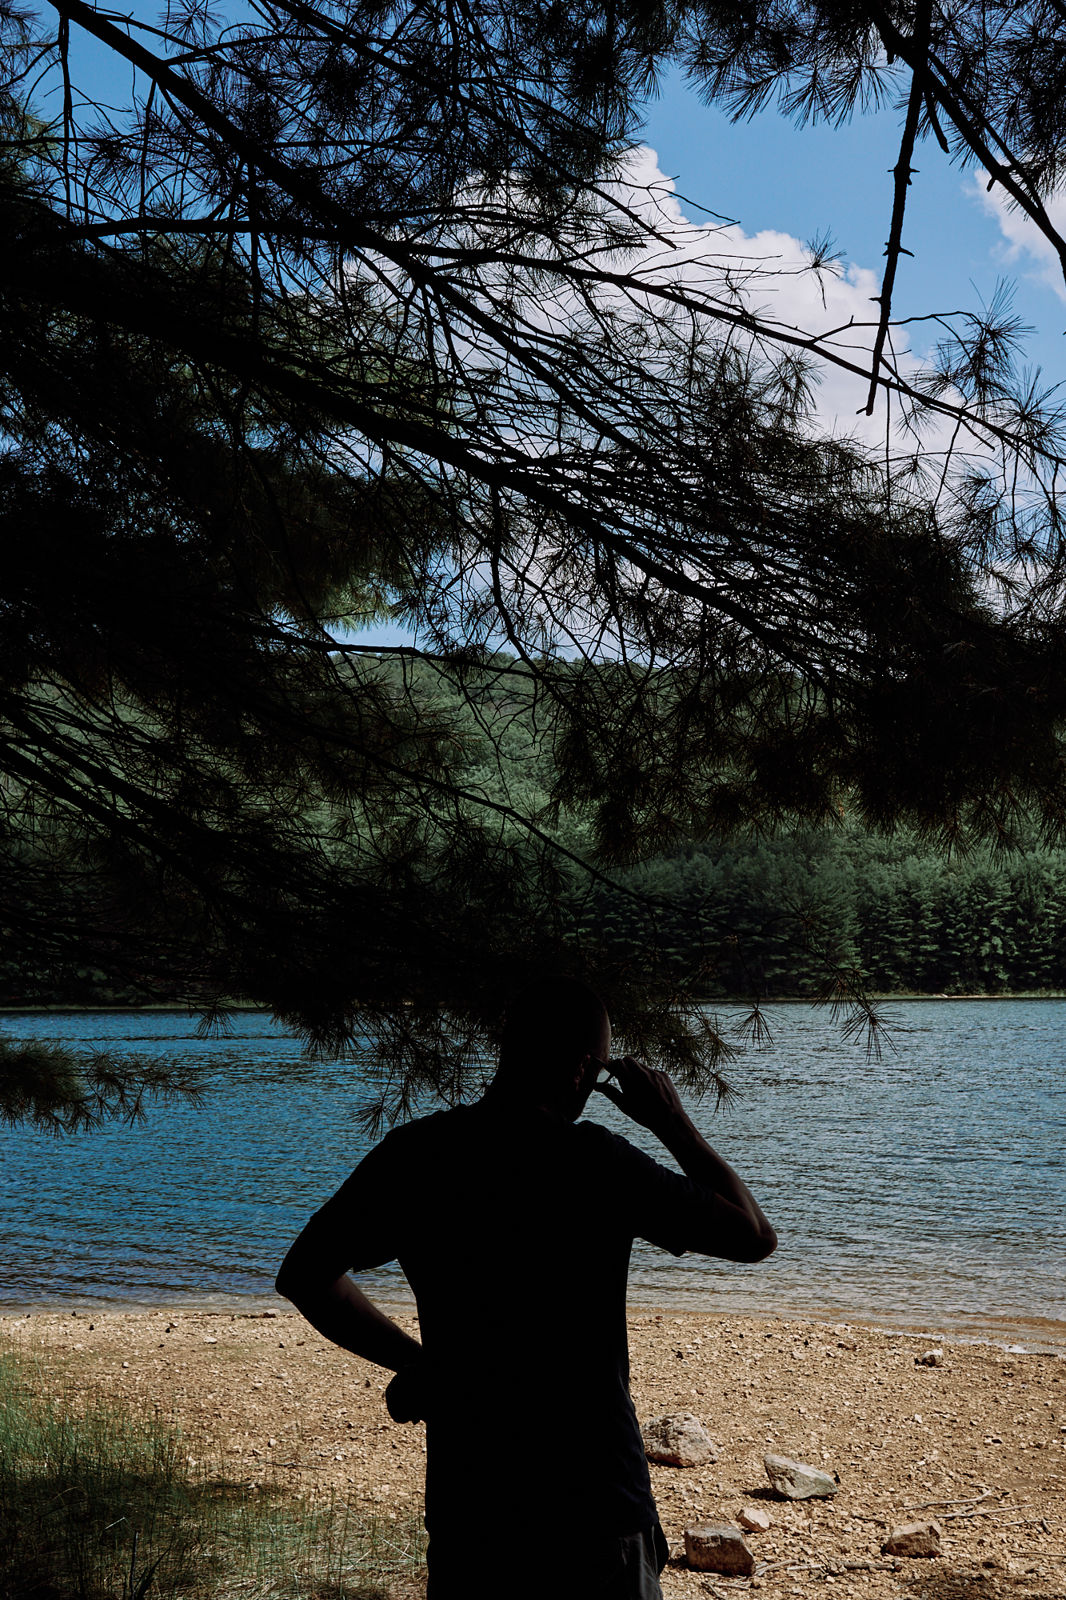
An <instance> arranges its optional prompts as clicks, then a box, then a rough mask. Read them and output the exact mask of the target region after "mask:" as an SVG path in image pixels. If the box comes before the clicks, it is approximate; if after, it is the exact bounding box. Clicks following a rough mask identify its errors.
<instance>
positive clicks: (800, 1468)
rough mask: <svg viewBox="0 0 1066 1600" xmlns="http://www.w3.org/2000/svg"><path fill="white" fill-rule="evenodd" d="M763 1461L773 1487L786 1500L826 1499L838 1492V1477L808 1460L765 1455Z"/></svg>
mask: <svg viewBox="0 0 1066 1600" xmlns="http://www.w3.org/2000/svg"><path fill="white" fill-rule="evenodd" d="M762 1461H763V1466H764V1467H765V1468H766V1476H767V1477H768V1478H769V1480H770V1486H771V1488H772V1489H773V1490H774V1492H775V1494H779V1495H780V1496H781V1497H782V1499H784V1500H824V1499H825V1498H826V1497H827V1496H828V1495H831V1494H836V1492H837V1487H838V1485H837V1481H836V1479H835V1478H831V1477H830V1476H829V1474H828V1472H822V1471H821V1470H820V1469H819V1468H818V1467H812V1466H809V1465H808V1463H807V1462H806V1461H792V1460H790V1459H789V1457H788V1456H763V1458H762Z"/></svg>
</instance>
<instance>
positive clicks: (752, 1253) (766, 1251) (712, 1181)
mask: <svg viewBox="0 0 1066 1600" xmlns="http://www.w3.org/2000/svg"><path fill="white" fill-rule="evenodd" d="M610 1070H611V1071H612V1072H613V1073H614V1075H615V1078H616V1079H617V1087H616V1086H615V1084H614V1083H611V1082H609V1081H608V1082H606V1083H597V1084H596V1090H597V1092H598V1093H599V1094H602V1095H605V1096H606V1097H607V1099H608V1100H610V1101H611V1102H612V1104H613V1105H616V1106H617V1107H618V1109H619V1111H622V1112H624V1113H625V1115H626V1116H627V1117H629V1118H631V1120H632V1121H633V1122H638V1123H639V1124H640V1125H641V1127H643V1128H647V1129H648V1131H649V1133H654V1135H655V1137H656V1138H657V1139H659V1140H661V1141H662V1143H663V1144H664V1145H665V1146H666V1148H667V1149H668V1150H669V1152H670V1154H671V1155H672V1156H673V1158H674V1160H675V1161H676V1162H677V1164H678V1166H679V1167H680V1168H681V1170H682V1172H683V1173H684V1174H685V1176H686V1177H687V1178H691V1179H692V1181H693V1182H694V1183H698V1184H700V1185H701V1187H703V1188H705V1189H709V1190H711V1192H712V1193H713V1194H714V1195H716V1196H717V1198H718V1201H719V1206H718V1209H717V1216H716V1218H715V1225H716V1228H717V1230H718V1233H717V1239H718V1248H717V1249H716V1250H715V1252H714V1253H715V1254H717V1255H721V1256H724V1257H725V1258H726V1259H727V1260H731V1261H762V1260H763V1259H764V1258H765V1257H766V1256H768V1255H770V1254H771V1252H772V1251H773V1250H774V1249H775V1248H776V1245H777V1235H776V1233H775V1232H774V1230H773V1228H772V1227H771V1226H770V1224H769V1222H768V1221H767V1220H766V1217H765V1216H764V1214H763V1212H762V1210H761V1209H760V1207H759V1204H758V1202H757V1201H756V1199H755V1197H754V1196H753V1195H752V1193H751V1191H750V1190H749V1189H748V1187H747V1185H746V1184H745V1183H743V1182H742V1181H741V1179H740V1178H738V1176H737V1174H736V1173H735V1172H734V1171H733V1169H732V1167H731V1166H730V1165H729V1163H728V1162H727V1161H724V1160H723V1159H722V1157H721V1156H720V1155H719V1154H718V1153H717V1151H715V1150H712V1148H711V1146H710V1145H709V1144H708V1143H707V1141H706V1139H705V1138H704V1137H703V1135H702V1134H701V1133H700V1131H699V1129H698V1128H697V1127H696V1125H695V1123H694V1122H693V1121H692V1118H691V1117H690V1116H689V1114H688V1112H687V1111H686V1110H685V1108H684V1106H683V1105H682V1104H681V1098H680V1096H679V1095H678V1092H677V1090H676V1089H675V1088H674V1085H673V1083H672V1081H671V1079H670V1077H669V1075H668V1074H667V1073H665V1072H656V1071H655V1070H654V1069H653V1068H652V1067H647V1066H645V1065H644V1063H643V1062H641V1061H637V1060H636V1059H635V1058H634V1057H633V1056H625V1057H623V1059H622V1060H620V1061H612V1062H611V1063H610Z"/></svg>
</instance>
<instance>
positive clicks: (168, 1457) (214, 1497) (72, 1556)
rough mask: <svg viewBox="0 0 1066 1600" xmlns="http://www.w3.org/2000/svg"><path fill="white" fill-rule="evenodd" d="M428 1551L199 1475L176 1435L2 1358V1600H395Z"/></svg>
mask: <svg viewBox="0 0 1066 1600" xmlns="http://www.w3.org/2000/svg"><path fill="white" fill-rule="evenodd" d="M423 1548H424V1536H423V1533H422V1530H421V1527H420V1526H419V1525H418V1524H417V1523H415V1522H414V1521H412V1520H409V1521H406V1522H400V1521H396V1522H392V1521H388V1520H386V1519H384V1518H367V1517H365V1516H362V1515H360V1514H359V1513H357V1512H355V1511H354V1510H353V1509H352V1508H351V1506H350V1505H349V1504H348V1503H347V1501H346V1500H342V1499H340V1498H338V1497H333V1498H331V1499H329V1500H327V1501H323V1500H319V1501H317V1502H315V1503H313V1504H305V1503H303V1502H300V1501H296V1500H294V1499H293V1498H292V1497H291V1495H288V1494H286V1493H285V1492H284V1491H283V1490H281V1489H276V1490H275V1489H272V1488H270V1487H266V1488H264V1487H262V1486H260V1487H258V1488H257V1489H253V1488H252V1487H251V1486H250V1485H248V1484H243V1483H238V1482H233V1481H231V1480H228V1479H225V1478H220V1477H211V1476H209V1475H208V1474H207V1472H206V1471H204V1470H203V1469H202V1468H197V1469H195V1470H193V1469H192V1468H191V1467H190V1464H189V1463H188V1461H187V1459H186V1456H185V1449H184V1445H183V1443H182V1440H181V1438H180V1435H179V1434H178V1433H177V1432H176V1431H175V1430H174V1429H173V1428H170V1427H167V1426H165V1425H163V1424H162V1423H160V1422H158V1421H155V1420H152V1419H149V1418H139V1417H137V1416H135V1415H133V1414H131V1413H130V1412H128V1411H124V1410H120V1409H118V1408H116V1407H114V1406H109V1405H108V1404H106V1403H105V1402H103V1401H99V1402H95V1403H90V1404H84V1403H79V1402H74V1401H72V1400H71V1399H70V1398H69V1397H64V1396H62V1395H58V1394H56V1393H54V1392H50V1391H49V1389H48V1387H47V1386H46V1384H45V1383H44V1382H43V1381H42V1378H41V1375H40V1373H39V1372H38V1371H37V1370H36V1369H35V1368H34V1366H33V1365H32V1363H30V1362H28V1361H26V1360H25V1359H23V1358H18V1357H16V1356H14V1355H12V1354H10V1353H8V1352H4V1351H0V1596H2V1600H238V1597H253V1596H254V1597H255V1600H260V1597H264V1600H265V1597H270V1600H389V1596H390V1595H391V1594H392V1593H393V1592H394V1587H395V1585H396V1584H399V1585H400V1587H401V1588H402V1589H403V1592H404V1594H405V1595H406V1594H417V1593H418V1592H419V1589H420V1585H419V1583H418V1578H419V1574H420V1571H421V1564H422V1556H423Z"/></svg>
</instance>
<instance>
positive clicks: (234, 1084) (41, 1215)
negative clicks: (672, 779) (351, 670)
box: [0, 1000, 1066, 1350]
mask: <svg viewBox="0 0 1066 1600" xmlns="http://www.w3.org/2000/svg"><path fill="white" fill-rule="evenodd" d="M767 1016H768V1018H769V1019H770V1022H771V1027H772V1031H773V1035H774V1043H773V1046H772V1048H769V1049H762V1050H758V1051H752V1052H749V1053H748V1054H747V1055H746V1056H744V1057H743V1058H742V1059H741V1060H740V1061H739V1062H738V1063H737V1064H736V1066H735V1068H734V1069H733V1070H732V1072H731V1076H732V1078H733V1080H734V1081H735V1083H736V1084H737V1086H738V1088H739V1089H740V1090H741V1096H742V1097H741V1098H740V1099H739V1101H738V1102H737V1103H736V1104H735V1105H734V1106H733V1107H732V1108H730V1109H728V1110H724V1111H720V1112H718V1113H715V1112H714V1111H713V1108H712V1105H711V1104H710V1103H708V1104H706V1105H705V1106H702V1107H695V1108H694V1116H695V1118H696V1120H697V1122H698V1123H699V1125H700V1126H701V1128H702V1130H703V1131H704V1133H705V1134H706V1135H707V1137H708V1138H709V1139H710V1141H711V1143H712V1144H714V1145H715V1146H716V1147H717V1148H718V1149H719V1150H720V1151H721V1152H722V1154H723V1155H725V1156H726V1157H727V1159H728V1160H730V1161H731V1162H732V1163H733V1164H734V1165H735V1166H736V1167H737V1168H738V1170H739V1171H740V1172H741V1174H742V1175H743V1176H744V1177H745V1178H746V1179H748V1181H749V1182H750V1185H751V1187H752V1189H753V1191H754V1192H755V1194H756V1195H757V1196H758V1198H759V1200H760V1202H761V1203H762V1205H763V1207H764V1209H765V1210H766V1212H767V1214H768V1216H769V1217H770V1219H771V1220H772V1222H773V1223H774V1225H775V1227H776V1228H777V1230H778V1234H779V1236H780V1245H779V1248H778V1250H777V1252H776V1254H775V1255H774V1256H773V1257H772V1258H771V1259H770V1260H769V1261H767V1262H764V1263H761V1264H759V1265H757V1266H737V1265H732V1264H729V1263H725V1262H713V1261H707V1260H704V1259H701V1258H698V1257H683V1258H681V1259H680V1260H675V1259H674V1258H673V1257H671V1256H667V1255H665V1254H664V1253H662V1252H660V1251H658V1250H656V1249H654V1248H652V1247H650V1246H647V1245H643V1244H641V1243H639V1242H638V1244H637V1246H636V1248H635V1251H634V1257H633V1267H632V1273H631V1279H630V1290H631V1295H630V1298H631V1300H632V1301H634V1302H637V1303H645V1304H655V1305H662V1306H680V1307H685V1308H688V1309H692V1310H697V1309H698V1310H706V1311H711V1312H721V1311H725V1312H730V1311H735V1312H741V1311H743V1312H764V1313H770V1314H773V1313H777V1314H780V1315H787V1314H790V1313H795V1314H808V1315H816V1316H819V1317H828V1318H830V1319H831V1320H848V1319H851V1320H867V1321H872V1322H876V1323H880V1324H882V1325H886V1326H893V1325H895V1326H909V1327H919V1328H928V1329H930V1330H943V1331H945V1332H947V1333H949V1334H954V1335H956V1336H967V1335H969V1336H983V1337H993V1338H1002V1339H1003V1340H1004V1342H1008V1343H1013V1342H1019V1343H1021V1344H1023V1345H1025V1347H1026V1348H1044V1349H1056V1348H1057V1349H1064V1350H1066V1156H1064V1148H1066V1073H1064V1068H1063V1063H1064V1060H1066V1002H1063V1001H1026V1000H1012V1001H909V1002H904V1003H899V1004H897V1005H895V1006H893V1007H892V1008H891V1016H892V1018H893V1020H894V1027H893V1038H894V1042H895V1047H896V1048H895V1050H894V1051H888V1052H886V1053H885V1054H884V1056H883V1058H882V1059H881V1060H880V1061H877V1060H868V1059H867V1057H866V1055H865V1052H864V1050H863V1048H862V1047H861V1046H854V1045H849V1044H846V1043H845V1042H844V1041H843V1040H842V1038H841V1036H840V1034H839V1031H838V1029H837V1028H836V1027H835V1026H834V1024H833V1022H832V1020H831V1019H830V1018H829V1016H828V1015H827V1014H826V1013H824V1012H815V1011H811V1010H809V1009H807V1008H806V1007H803V1006H799V1005H782V1006H777V1007H771V1008H768V1010H767ZM0 1031H2V1032H4V1033H6V1034H9V1035H13V1036H15V1037H18V1036H20V1035H22V1036H25V1035H33V1036H34V1037H38V1038H42V1039H55V1040H63V1041H67V1042H69V1043H71V1044H75V1045H77V1046H79V1047H81V1046H84V1047H85V1048H86V1049H87V1050H91V1049H120V1050H128V1051H131V1052H136V1053H137V1054H138V1055H141V1056H149V1057H156V1058H159V1059H162V1060H167V1061H173V1060H178V1061H182V1062H188V1061H192V1062H194V1063H196V1065H197V1067H198V1070H199V1071H200V1074H201V1078H202V1084H203V1087H204V1090H205V1098H204V1101H203V1103H202V1105H200V1106H199V1107H194V1106H190V1105H188V1104H182V1105H176V1106H168V1107H155V1108H150V1110H149V1114H148V1120H147V1122H146V1123H144V1124H142V1125H140V1126H137V1127H133V1128H128V1127H125V1126H123V1125H118V1126H111V1127H108V1128H107V1129H105V1130H104V1131H103V1132H98V1133H93V1134H84V1135H77V1136H73V1137H63V1138H60V1139H55V1138H52V1137H48V1136H45V1135H41V1134H37V1133H30V1132H27V1131H25V1130H21V1129H0V1200H2V1204H3V1218H4V1221H3V1227H2V1236H0V1308H3V1309H14V1308H15V1307H16V1306H18V1307H21V1306H27V1305H45V1304H47V1305H59V1306H64V1307H67V1306H69V1307H71V1308H74V1307H83V1306H95V1305H103V1304H115V1303H122V1304H127V1305H131V1306H132V1305H136V1304H163V1303H165V1304H179V1303H183V1302H186V1303H192V1304H197V1305H213V1304H223V1303H226V1304H228V1303H230V1302H231V1301H233V1300H234V1299H237V1298H239V1297H249V1303H250V1302H251V1301H252V1300H255V1299H259V1300H266V1301H269V1302H271V1303H274V1297H273V1279H274V1274H275V1272H276V1269H277V1265H278V1263H279V1261H280V1260H281V1257H282V1256H283V1255H284V1253H285V1250H286V1249H287V1247H288V1245H289V1243H290V1242H291V1240H292V1239H293V1238H294V1236H295V1235H296V1233H297V1232H298V1231H299V1229H300V1228H301V1227H302V1225H303V1223H304V1222H305V1220H306V1219H307V1217H308V1215H309V1214H310V1213H311V1212H312V1211H313V1210H314V1209H315V1208H316V1207H317V1206H318V1205H320V1204H321V1202H322V1201H323V1200H324V1199H325V1198H326V1197H327V1196H328V1195H329V1194H331V1193H332V1191H333V1190H334V1189H335V1188H336V1187H337V1185H338V1184H339V1183H340V1182H341V1180H342V1179H343V1178H344V1177H345V1176H346V1175H347V1174H348V1172H349V1171H350V1170H351V1168H352V1166H354V1164H355V1162H356V1161H357V1160H358V1159H359V1157H360V1156H361V1155H362V1154H363V1152H364V1151H365V1149H366V1148H367V1140H366V1138H365V1136H364V1135H363V1134H362V1133H361V1132H360V1130H359V1126H358V1123H357V1121H356V1112H357V1111H358V1108H359V1106H360V1104H361V1103H362V1100H363V1097H364V1092H365V1091H363V1090H362V1089H361V1085H360V1081H359V1077H358V1073H357V1070H356V1069H355V1068H354V1067H352V1066H346V1065H344V1064H334V1065H329V1064H325V1065H323V1064H321V1063H310V1062H308V1061H307V1060H305V1059H304V1058H302V1056H301V1052H300V1047H299V1044H298V1043H297V1042H296V1041H295V1040H294V1039H292V1038H290V1037H289V1036H287V1035H286V1034H284V1033H282V1032H281V1031H280V1030H278V1029H276V1028H275V1027H274V1026H273V1025H272V1024H271V1023H270V1021H269V1020H268V1019H267V1018H265V1017H262V1016H259V1015H255V1014H249V1013H243V1014H238V1015H237V1016H236V1018H235V1019H234V1029H233V1033H232V1035H231V1036H230V1037H228V1038H214V1039H198V1038H197V1037H196V1032H195V1026H194V1024H193V1022H192V1021H190V1019H189V1018H187V1017H185V1016H175V1015H171V1014H164V1013H148V1014H143V1015H129V1014H123V1013H104V1012H97V1013H88V1014H70V1015H25V1016H13V1015H8V1016H6V1017H3V1018H2V1019H0ZM595 1106H596V1112H595V1114H596V1117H597V1119H598V1120H601V1121H603V1122H605V1123H607V1124H608V1125H609V1126H611V1127H613V1128H615V1129H616V1130H618V1131H625V1133H626V1134H627V1136H628V1137H630V1138H632V1139H633V1140H634V1142H635V1143H639V1144H642V1145H643V1146H644V1148H646V1149H649V1150H652V1151H654V1152H656V1153H657V1154H659V1155H662V1154H663V1153H662V1151H661V1150H660V1149H659V1148H658V1147H657V1145H656V1143H655V1141H654V1140H652V1139H651V1138H650V1136H649V1135H647V1134H645V1132H644V1130H642V1129H636V1128H634V1127H633V1125H632V1124H631V1123H628V1122H627V1121H626V1120H625V1119H624V1118H623V1117H621V1115H620V1114H619V1113H618V1112H617V1111H616V1110H615V1108H614V1107H613V1106H610V1105H608V1104H607V1102H606V1101H604V1100H602V1098H600V1097H597V1099H596V1101H595ZM479 1270H480V1264H479V1263H478V1262H477V1261H474V1260H472V1261H471V1262H470V1263H469V1267H468V1271H469V1274H470V1277H471V1279H472V1280H476V1278H477V1275H478V1272H479ZM365 1281H366V1284H367V1287H368V1288H370V1290H371V1292H376V1293H377V1294H378V1295H379V1297H380V1298H382V1299H384V1300H386V1301H390V1302H393V1303H397V1302H400V1301H402V1300H404V1299H405V1298H406V1285H405V1282H404V1280H403V1277H402V1275H401V1274H400V1272H399V1269H398V1268H393V1269H383V1270H382V1271H380V1272H378V1273H373V1274H368V1275H367V1279H366V1280H365ZM462 1292H463V1284H462V1282H461V1281H457V1282H456V1294H457V1296H459V1295H461V1294H462Z"/></svg>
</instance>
